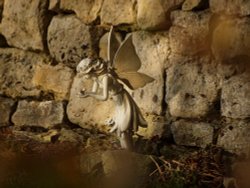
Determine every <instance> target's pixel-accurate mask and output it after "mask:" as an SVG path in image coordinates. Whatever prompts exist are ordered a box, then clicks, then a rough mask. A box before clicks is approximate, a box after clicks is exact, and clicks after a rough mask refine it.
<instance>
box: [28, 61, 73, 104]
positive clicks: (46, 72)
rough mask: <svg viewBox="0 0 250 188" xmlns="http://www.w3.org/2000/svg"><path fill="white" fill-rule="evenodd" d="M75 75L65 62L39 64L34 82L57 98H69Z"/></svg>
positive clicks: (36, 67)
mask: <svg viewBox="0 0 250 188" xmlns="http://www.w3.org/2000/svg"><path fill="white" fill-rule="evenodd" d="M73 75H74V72H73V70H72V69H70V68H68V67H66V66H65V65H63V64H58V65H56V66H51V65H47V64H38V65H36V66H35V72H34V77H33V79H32V82H33V83H34V85H35V86H39V87H41V89H42V90H43V91H45V92H51V93H53V94H54V97H55V99H56V100H68V99H69V91H70V87H71V83H72V81H73Z"/></svg>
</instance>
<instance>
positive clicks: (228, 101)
mask: <svg viewBox="0 0 250 188" xmlns="http://www.w3.org/2000/svg"><path fill="white" fill-rule="evenodd" d="M221 112H222V115H223V116H226V117H230V118H241V119H244V118H249V117H250V71H247V72H245V73H243V74H239V75H235V76H232V77H231V78H229V79H228V80H225V81H224V82H223V85H222V95H221Z"/></svg>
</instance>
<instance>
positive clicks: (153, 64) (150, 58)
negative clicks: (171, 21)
mask: <svg viewBox="0 0 250 188" xmlns="http://www.w3.org/2000/svg"><path fill="white" fill-rule="evenodd" d="M133 43H134V46H135V49H136V52H137V54H138V56H139V58H140V60H141V62H142V66H141V68H140V70H139V72H142V73H145V74H147V75H149V76H151V77H152V78H154V79H155V80H154V81H153V82H152V83H149V84H147V85H146V86H145V87H143V88H139V89H137V90H134V91H132V92H131V94H132V96H133V98H134V99H135V101H136V103H137V104H138V106H139V107H140V108H141V109H142V110H143V111H144V112H148V113H155V114H158V115H160V114H161V112H162V101H163V99H164V96H163V93H164V92H163V89H164V65H165V62H166V60H167V58H168V56H169V54H170V49H169V45H168V44H169V39H168V33H167V32H158V33H157V32H156V33H153V32H152V33H151V32H145V31H141V32H135V33H134V34H133Z"/></svg>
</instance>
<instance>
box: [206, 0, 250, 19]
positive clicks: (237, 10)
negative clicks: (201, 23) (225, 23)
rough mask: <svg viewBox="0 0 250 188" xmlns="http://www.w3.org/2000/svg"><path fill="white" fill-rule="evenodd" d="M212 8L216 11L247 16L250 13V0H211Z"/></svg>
mask: <svg viewBox="0 0 250 188" xmlns="http://www.w3.org/2000/svg"><path fill="white" fill-rule="evenodd" d="M209 4H210V9H211V11H212V12H214V13H219V14H227V15H235V16H247V15H250V1H248V0H247V1H246V0H220V1H218V0H210V1H209Z"/></svg>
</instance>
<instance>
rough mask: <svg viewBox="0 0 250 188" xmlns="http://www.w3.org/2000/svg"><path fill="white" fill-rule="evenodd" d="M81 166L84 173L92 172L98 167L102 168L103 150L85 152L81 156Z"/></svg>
mask: <svg viewBox="0 0 250 188" xmlns="http://www.w3.org/2000/svg"><path fill="white" fill-rule="evenodd" d="M98 167H99V168H98ZM80 168H81V172H82V173H83V174H90V173H91V172H93V171H95V170H96V169H100V168H101V169H102V152H100V151H99V152H94V153H83V154H82V155H81V158H80Z"/></svg>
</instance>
